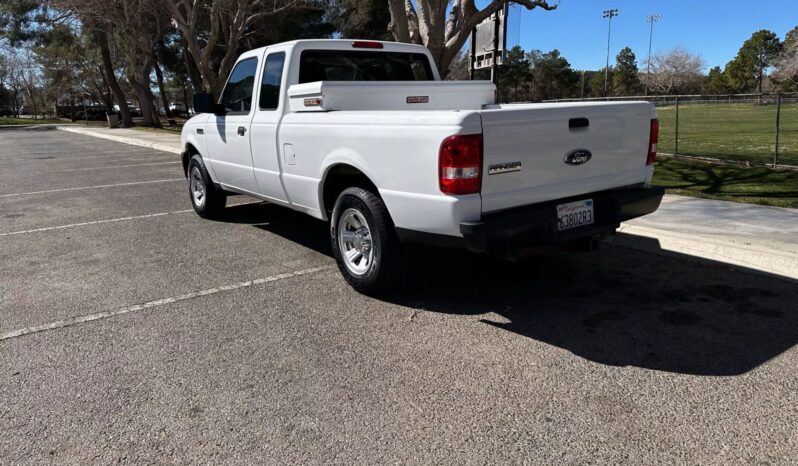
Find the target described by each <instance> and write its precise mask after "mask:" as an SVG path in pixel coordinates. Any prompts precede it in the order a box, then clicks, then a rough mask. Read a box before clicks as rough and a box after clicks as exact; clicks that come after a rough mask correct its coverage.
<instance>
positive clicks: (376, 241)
mask: <svg viewBox="0 0 798 466" xmlns="http://www.w3.org/2000/svg"><path fill="white" fill-rule="evenodd" d="M330 241H331V243H332V250H333V254H334V255H335V262H336V263H337V264H338V269H339V270H340V271H341V274H342V275H343V276H344V279H345V280H346V281H347V283H349V285H351V286H352V288H354V289H355V290H357V291H359V292H361V293H365V294H373V293H379V292H385V291H389V290H391V289H393V288H395V287H396V286H397V284H398V281H399V280H400V278H401V269H402V260H401V253H400V247H401V245H400V243H399V238H398V237H397V236H396V231H395V229H394V225H393V221H392V220H391V217H390V215H389V214H388V209H387V208H386V207H385V203H384V202H382V199H380V198H379V197H377V196H376V195H375V194H374V193H371V192H369V191H367V190H365V189H362V188H347V189H345V190H344V191H343V192H342V193H341V194H340V195H339V196H338V200H337V201H336V202H335V208H333V213H332V219H331V221H330Z"/></svg>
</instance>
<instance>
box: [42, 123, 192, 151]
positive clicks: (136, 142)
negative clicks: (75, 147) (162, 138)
mask: <svg viewBox="0 0 798 466" xmlns="http://www.w3.org/2000/svg"><path fill="white" fill-rule="evenodd" d="M56 128H57V129H58V130H60V131H68V132H70V133H77V134H83V135H86V136H92V137H95V138H100V139H107V140H109V141H115V142H121V143H123V144H130V145H133V146H140V147H147V148H149V149H155V150H160V151H163V152H170V153H172V154H179V153H180V148H179V147H175V146H174V145H172V144H163V143H159V142H153V141H147V140H146V139H139V138H134V137H128V136H117V135H114V134H105V133H98V132H96V131H92V130H90V129H86V128H76V127H70V126H57V127H56ZM178 146H179V143H178Z"/></svg>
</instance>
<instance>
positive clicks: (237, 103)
mask: <svg viewBox="0 0 798 466" xmlns="http://www.w3.org/2000/svg"><path fill="white" fill-rule="evenodd" d="M257 69H258V59H257V58H254V57H253V58H247V59H246V60H242V61H240V62H238V64H237V65H236V67H235V68H233V72H232V73H230V79H228V80H227V85H226V86H225V87H224V91H222V105H224V108H225V109H226V110H227V111H228V112H230V113H239V114H242V113H249V110H250V109H251V108H252V89H253V88H254V86H255V72H256V71H257Z"/></svg>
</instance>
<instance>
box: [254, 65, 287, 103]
mask: <svg viewBox="0 0 798 466" xmlns="http://www.w3.org/2000/svg"><path fill="white" fill-rule="evenodd" d="M284 63H285V52H277V53H272V54H270V55H268V56H267V57H266V64H265V65H264V66H263V81H262V82H261V85H260V102H258V104H259V105H258V106H259V107H260V109H261V110H276V109H277V107H278V106H279V105H280V81H282V79H283V64H284Z"/></svg>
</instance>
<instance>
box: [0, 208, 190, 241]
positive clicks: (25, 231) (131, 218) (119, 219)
mask: <svg viewBox="0 0 798 466" xmlns="http://www.w3.org/2000/svg"><path fill="white" fill-rule="evenodd" d="M183 212H192V209H186V210H176V211H174V212H159V213H157V214H147V215H136V216H134V217H119V218H109V219H107V220H94V221H92V222H82V223H70V224H68V225H58V226H55V227H44V228H33V229H31V230H20V231H10V232H8V233H0V237H2V236H14V235H24V234H26V233H38V232H40V231H52V230H63V229H64V228H74V227H82V226H86V225H99V224H101V223H113V222H124V221H125V220H135V219H139V218H152V217H163V216H164V215H170V214H181V213H183Z"/></svg>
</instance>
